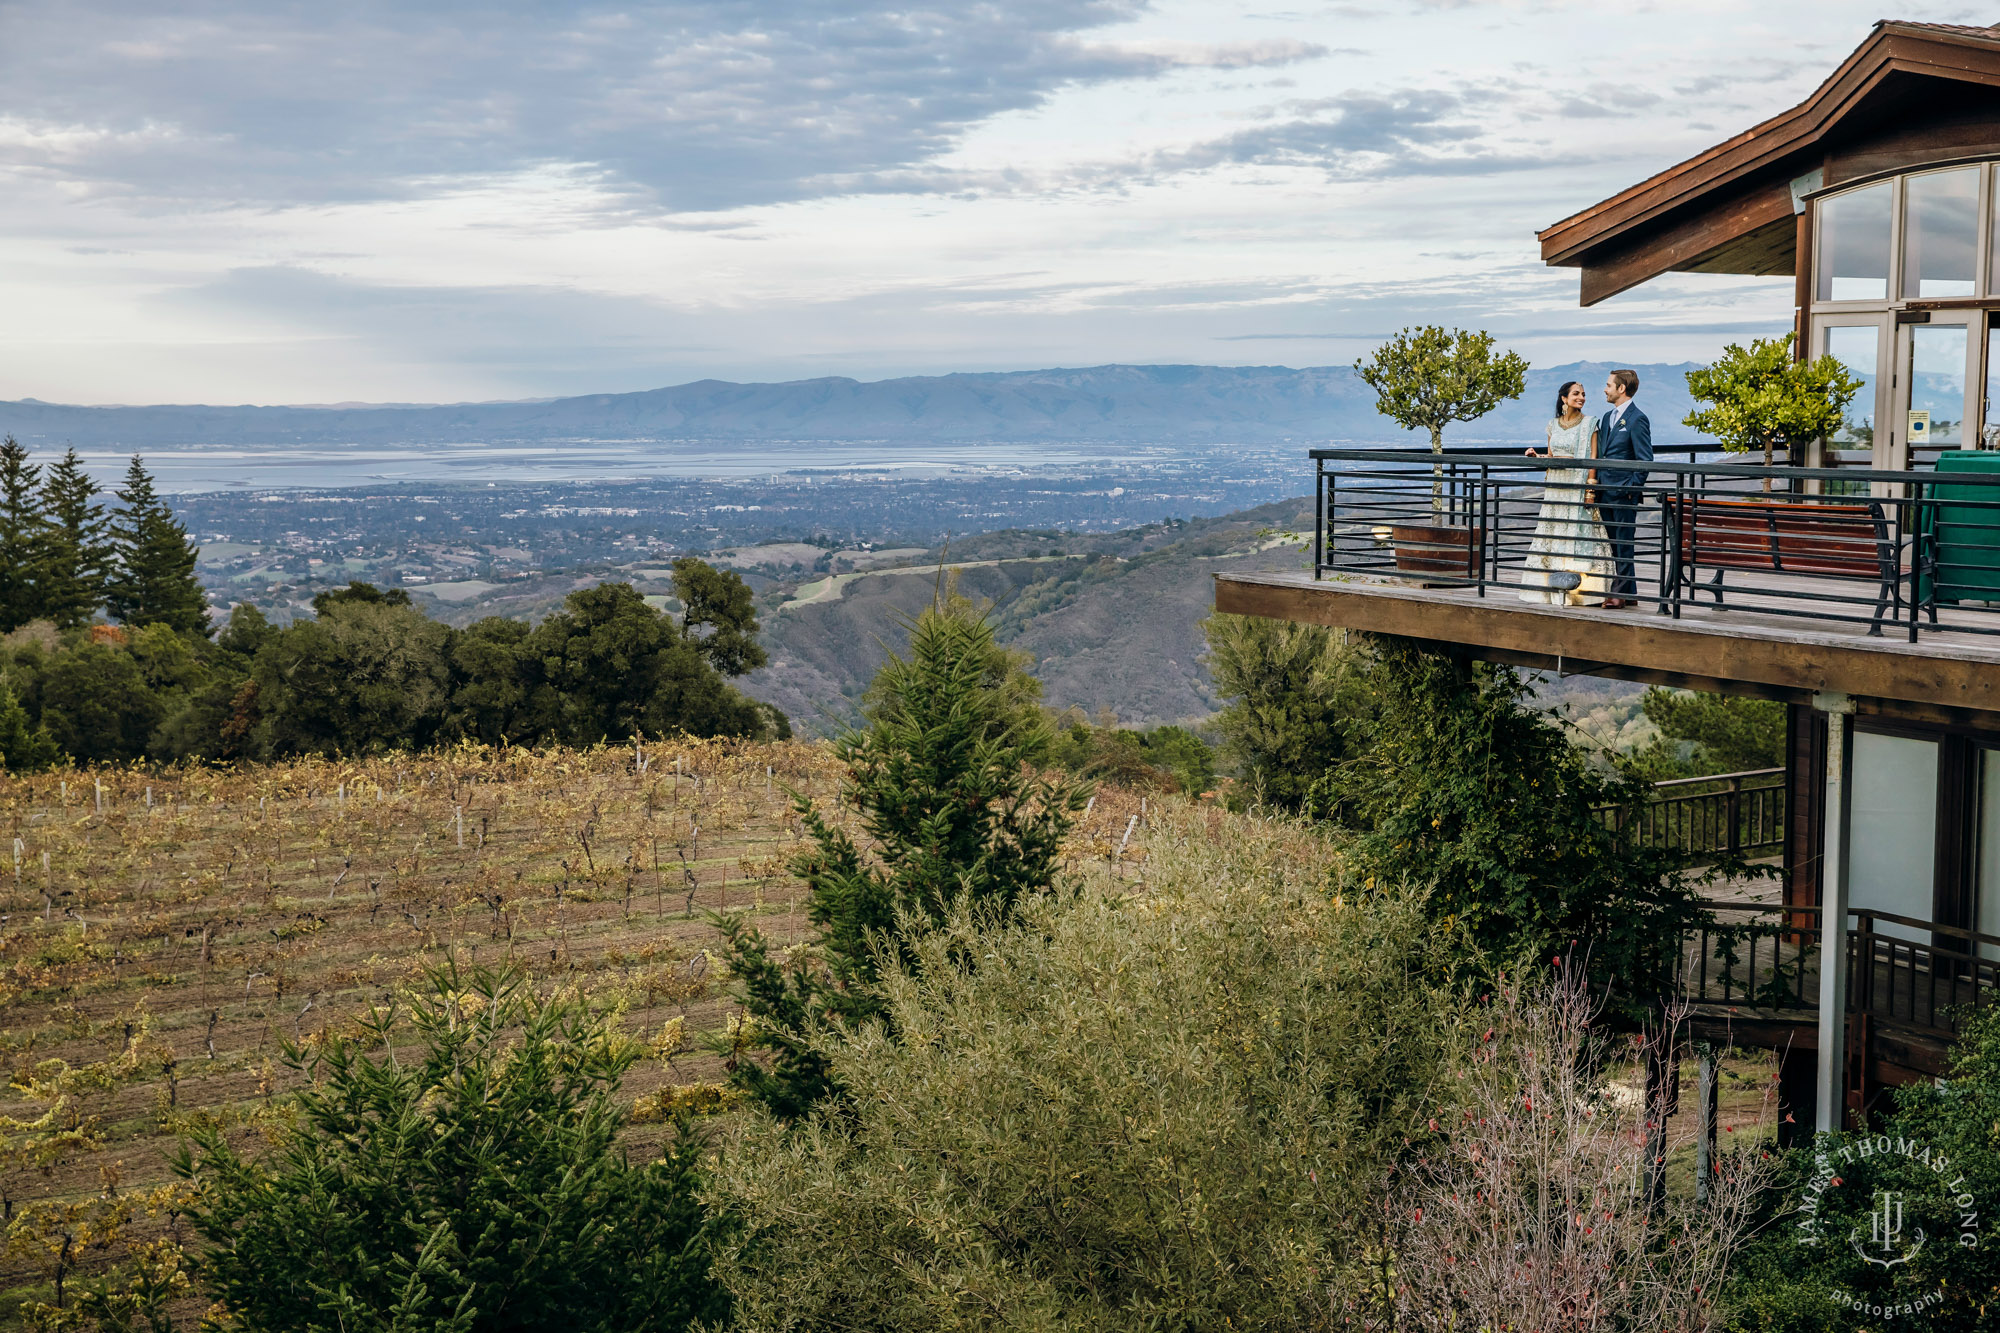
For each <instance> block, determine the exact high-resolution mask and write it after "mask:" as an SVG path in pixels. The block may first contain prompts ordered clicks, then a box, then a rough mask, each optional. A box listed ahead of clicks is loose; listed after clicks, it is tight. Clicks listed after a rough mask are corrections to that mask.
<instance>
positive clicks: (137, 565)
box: [105, 454, 208, 634]
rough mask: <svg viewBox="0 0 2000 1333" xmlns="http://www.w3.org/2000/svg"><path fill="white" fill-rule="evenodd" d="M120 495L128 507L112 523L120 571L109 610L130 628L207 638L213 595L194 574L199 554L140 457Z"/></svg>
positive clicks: (135, 457) (111, 587)
mask: <svg viewBox="0 0 2000 1333" xmlns="http://www.w3.org/2000/svg"><path fill="white" fill-rule="evenodd" d="M117 495H118V499H119V500H120V501H122V502H123V504H124V506H125V507H124V508H123V509H121V510H119V511H118V513H117V514H116V515H114V516H113V518H112V521H111V535H112V549H113V551H114V553H115V554H116V557H117V568H116V570H115V571H114V572H113V573H112V575H111V578H110V583H109V587H108V588H107V590H106V596H105V604H106V606H107V608H108V609H109V610H110V612H111V614H112V615H114V616H116V617H118V619H119V620H121V621H123V622H124V623H125V624H127V625H132V626H138V625H166V626H169V627H171V628H173V629H176V630H180V631H183V632H185V633H192V634H207V633H208V594H207V593H206V592H204V591H203V590H202V586H201V582H200V580H198V579H196V578H195V573H194V564H195V556H196V555H197V553H198V548H197V547H196V546H195V544H194V543H193V542H191V541H189V540H188V533H187V529H186V528H184V527H182V526H181V524H180V521H179V520H178V519H176V518H175V517H174V511H173V510H172V509H169V508H168V507H167V505H166V504H165V503H164V502H163V501H162V500H161V499H160V498H159V496H158V495H157V494H155V493H154V490H153V478H152V477H151V476H150V475H149V474H148V473H147V471H146V468H145V464H144V462H143V461H142V460H141V459H140V458H139V456H138V455H136V454H134V455H133V456H132V465H131V466H130V467H129V468H127V469H126V471H125V485H124V488H123V489H121V490H119V491H118V492H117Z"/></svg>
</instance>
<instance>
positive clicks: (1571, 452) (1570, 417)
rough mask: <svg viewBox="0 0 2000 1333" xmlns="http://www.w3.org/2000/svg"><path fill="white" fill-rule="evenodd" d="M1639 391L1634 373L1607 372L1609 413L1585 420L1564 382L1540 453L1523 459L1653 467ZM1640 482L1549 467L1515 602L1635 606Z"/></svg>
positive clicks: (1582, 398) (1580, 394)
mask: <svg viewBox="0 0 2000 1333" xmlns="http://www.w3.org/2000/svg"><path fill="white" fill-rule="evenodd" d="M1638 392H1639V376H1638V375H1637V374H1636V373H1635V372H1633V371H1630V370H1614V371H1612V372H1611V375H1610V377H1609V378H1608V379H1606V380H1605V382H1604V400H1605V401H1606V402H1608V403H1610V404H1611V409H1610V410H1609V411H1608V412H1605V413H1604V414H1603V415H1602V416H1590V415H1588V414H1586V413H1585V412H1584V410H1583V409H1584V406H1585V404H1586V403H1588V402H1589V395H1588V394H1587V393H1586V392H1585V391H1584V387H1583V386H1582V385H1581V384H1579V383H1577V382H1576V381H1575V380H1571V381H1569V382H1568V383H1567V384H1565V385H1563V386H1562V388H1561V389H1560V390H1558V391H1557V393H1556V415H1555V419H1554V420H1553V421H1551V422H1549V432H1548V449H1547V451H1546V452H1545V453H1539V454H1538V453H1536V452H1535V451H1534V450H1533V449H1530V450H1528V456H1529V457H1530V458H1578V459H1593V460H1596V461H1598V462H1599V463H1603V462H1606V461H1609V460H1614V459H1615V460H1622V461H1629V462H1635V463H1650V462H1652V461H1653V423H1652V422H1651V421H1649V420H1648V419H1647V417H1646V414H1645V413H1644V412H1642V411H1641V410H1640V409H1639V405H1638V404H1637V403H1635V402H1633V401H1632V396H1633V395H1634V394H1636V393H1638ZM1645 482H1646V469H1645V468H1643V467H1639V468H1630V469H1628V468H1612V467H1602V466H1600V467H1595V468H1591V469H1589V470H1587V471H1586V470H1585V469H1583V468H1556V467H1551V468H1550V469H1549V470H1548V483H1547V489H1546V490H1544V491H1543V493H1542V510H1541V513H1540V515H1539V516H1538V517H1537V519H1536V522H1535V536H1534V540H1533V541H1532V542H1530V543H1529V546H1528V558H1527V562H1526V565H1527V567H1526V569H1525V570H1524V571H1523V573H1522V575H1521V582H1522V584H1523V585H1524V587H1525V589H1526V591H1524V592H1522V594H1521V600H1522V601H1524V602H1546V603H1548V604H1550V605H1553V606H1598V605H1602V606H1605V607H1608V608H1612V609H1614V610H1615V609H1618V608H1621V607H1628V606H1632V605H1634V603H1635V601H1636V599H1637V597H1638V594H1639V584H1638V579H1637V574H1636V571H1635V569H1634V567H1633V554H1634V553H1633V545H1634V533H1635V529H1636V527H1637V523H1638V518H1639V506H1640V504H1641V503H1642V502H1643V500H1644V498H1645V496H1644V492H1643V491H1642V490H1641V489H1640V488H1641V487H1642V486H1644V485H1645ZM1562 574H1574V575H1576V576H1577V577H1576V580H1575V584H1576V586H1575V587H1573V588H1572V587H1569V586H1568V585H1569V584H1570V583H1571V580H1570V579H1567V578H1558V577H1556V576H1557V575H1562Z"/></svg>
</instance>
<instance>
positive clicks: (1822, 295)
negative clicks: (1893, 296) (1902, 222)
mask: <svg viewBox="0 0 2000 1333" xmlns="http://www.w3.org/2000/svg"><path fill="white" fill-rule="evenodd" d="M1894 197H1895V189H1894V183H1893V182H1891V181H1883V182H1882V183H1881V184H1880V185H1870V186H1867V187H1865V188H1863V189H1859V190H1849V191H1847V192H1846V193H1845V194H1836V195H1833V196H1831V197H1829V198H1826V199H1822V200H1821V201H1820V204H1819V299H1820V300H1822V301H1886V300H1888V299H1889V223H1890V208H1891V205H1892V202H1893V200H1894Z"/></svg>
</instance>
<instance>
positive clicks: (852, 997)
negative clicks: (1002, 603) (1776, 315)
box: [723, 591, 1087, 1120]
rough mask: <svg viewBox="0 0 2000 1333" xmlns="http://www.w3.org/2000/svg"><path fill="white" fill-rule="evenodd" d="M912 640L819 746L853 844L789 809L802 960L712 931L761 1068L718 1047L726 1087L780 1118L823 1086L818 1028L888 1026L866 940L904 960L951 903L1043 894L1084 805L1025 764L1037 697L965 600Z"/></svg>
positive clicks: (1038, 748) (948, 603)
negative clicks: (802, 927) (839, 770)
mask: <svg viewBox="0 0 2000 1333" xmlns="http://www.w3.org/2000/svg"><path fill="white" fill-rule="evenodd" d="M909 630H910V655H909V656H908V657H907V658H904V657H897V656H895V655H893V654H892V655H891V656H890V658H889V660H888V662H887V663H885V664H884V665H883V667H882V669H881V671H880V672H879V673H878V674H877V675H876V677H875V682H874V684H873V685H872V686H871V687H870V689H869V693H868V701H867V705H866V712H867V714H868V726H867V727H866V728H865V729H862V730H859V731H855V732H852V733H850V734H849V735H847V736H845V737H842V738H841V739H840V740H839V741H837V742H836V743H835V747H834V750H835V753H836V754H837V755H838V756H839V757H840V759H841V761H842V763H843V764H845V765H846V767H847V772H848V781H847V782H846V784H845V785H844V786H843V788H842V792H841V795H842V798H843V799H844V800H846V801H847V802H849V803H850V804H852V805H853V806H854V807H855V809H856V810H857V811H859V812H860V815H861V827H862V829H863V831H864V832H865V833H866V835H867V838H866V843H865V845H864V844H859V843H857V842H856V841H855V840H854V839H853V838H851V837H850V836H849V835H848V834H847V832H846V831H845V830H844V829H842V828H841V827H840V826H839V825H838V824H834V823H829V822H828V821H827V820H826V819H825V817H824V816H822V815H821V814H820V812H819V811H818V810H817V809H816V808H814V806H813V805H812V804H811V803H810V802H808V801H805V800H803V799H801V800H800V803H799V814H800V818H801V821H802V822H803V823H804V825H805V828H806V831H807V833H808V834H809V835H810V836H811V838H812V840H813V841H812V845H811V846H810V847H808V848H807V849H806V850H805V851H804V852H802V853H801V854H800V855H799V857H798V858H797V859H796V860H795V861H794V863H793V868H794V869H795V870H796V871H797V872H798V873H799V874H800V875H801V876H803V877H804V879H805V881H806V887H807V890H808V893H809V898H808V910H809V911H810V913H811V915H812V921H813V925H814V926H815V927H817V932H816V936H817V937H816V939H815V940H814V942H813V948H812V950H811V952H810V953H809V954H807V955H805V956H802V957H799V958H795V959H791V960H788V961H787V960H781V959H779V958H776V957H774V956H773V955H772V953H771V948H770V944H769V941H767V940H766V939H765V937H764V936H763V934H762V933H761V932H759V931H758V929H757V928H756V927H755V926H754V925H751V924H750V923H749V921H748V920H747V919H746V918H744V917H741V916H737V917H731V918H727V919H726V920H725V921H724V922H723V925H724V928H725V929H726V931H727V932H728V935H729V945H728V948H729V962H730V967H731V970H732V972H733V973H734V974H735V976H736V977H737V981H738V989H737V992H736V998H737V999H738V1000H739V1001H740V1002H741V1003H742V1005H743V1007H744V1009H745V1010H746V1011H747V1012H748V1013H749V1015H750V1016H751V1017H752V1018H753V1019H755V1020H756V1022H755V1026H754V1027H749V1026H746V1028H745V1029H744V1031H746V1032H749V1033H751V1034H752V1035H751V1037H750V1038H749V1044H750V1045H751V1046H752V1047H755V1048H758V1049H759V1053H760V1054H762V1055H763V1056H765V1057H766V1059H765V1060H754V1059H743V1058H741V1055H742V1053H741V1052H738V1051H736V1050H734V1049H732V1050H730V1052H729V1054H730V1057H731V1059H730V1063H729V1069H730V1074H731V1078H732V1081H734V1082H735V1084H736V1085H737V1086H738V1087H740V1088H742V1089H743V1090H744V1091H746V1092H748V1093H749V1094H750V1095H751V1096H753V1097H756V1098H757V1099H758V1100H760V1101H762V1102H763V1103H764V1104H765V1105H766V1106H767V1107H768V1108H770V1110H771V1111H772V1113H773V1114H775V1115H777V1116H779V1117H780V1118H782V1119H786V1120H792V1119H796V1118H798V1117H800V1116H803V1115H805V1114H807V1113H808V1112H810V1111H811V1109H812V1108H813V1106H814V1105H815V1104H817V1103H819V1102H820V1101H822V1100H824V1099H826V1098H827V1097H829V1096H831V1095H834V1094H835V1093H837V1092H838V1089H837V1088H836V1086H835V1084H834V1082H833V1080H832V1076H831V1074H830V1073H829V1071H828V1069H827V1067H826V1063H825V1060H824V1059H823V1058H822V1056H821V1055H820V1054H819V1052H818V1051H817V1050H815V1049H814V1045H813V1041H814V1037H815V1036H816V1034H817V1033H818V1031H819V1030H821V1029H822V1028H824V1027H826V1026H828V1025H829V1024H833V1023H846V1024H857V1023H865V1022H870V1021H878V1020H881V1019H882V1018H883V1017H884V1016H885V1015H884V1009H883V1006H882V1003H881V1000H880V998H879V995H878V993H877V990H876V982H877V981H878V980H879V976H880V974H879V970H878V954H877V952H876V950H877V948H878V946H881V945H883V944H885V943H886V944H888V945H890V946H893V948H894V951H895V952H897V953H900V954H904V955H905V956H907V944H906V942H905V940H904V938H903V935H902V932H903V931H904V930H905V929H906V928H909V927H911V926H915V927H917V928H922V929H929V928H933V927H936V926H938V925H941V924H943V923H944V922H945V921H946V920H948V919H949V917H950V915H951V913H952V911H953V910H954V908H955V907H956V906H957V904H958V903H959V902H960V901H961V900H966V901H969V902H970V903H971V904H972V906H973V907H974V908H976V909H977V910H979V911H980V912H981V913H982V915H983V916H984V917H985V919H987V920H991V921H998V920H1004V919H1005V918H1006V917H1007V915H1008V914H1009V913H1010V912H1011V910H1012V909H1013V906H1014V903H1015V902H1016V901H1017V900H1018V899H1019V898H1020V897H1021V896H1022V895H1023V894H1029V893H1038V892H1042V891H1044V890H1046V889H1048V888H1049V887H1050V886H1051V885H1052V884H1053V883H1054V881H1055V876H1056V871H1057V869H1058V867H1059V865H1060V855H1061V849H1062V840H1063V836H1064V835H1065V834H1066V833H1068V831H1069V828H1070V825H1071V824H1072V823H1073V822H1074V821H1075V819H1076V815H1077V812H1078V811H1079V810H1081V809H1082V808H1083V805H1084V800H1085V797H1086V795H1087V788H1086V786H1085V785H1084V784H1081V783H1078V782H1074V781H1072V780H1070V779H1068V778H1065V777H1049V776H1044V775H1042V774H1041V773H1040V772H1039V771H1038V765H1039V763H1040V761H1041V760H1043V759H1045V758H1046V757H1047V754H1048V749H1049V744H1050V740H1051V735H1050V731H1049V726H1048V723H1047V721H1046V720H1045V719H1044V718H1043V715H1042V710H1041V709H1040V707H1039V706H1038V705H1037V696H1038V695H1039V693H1040V688H1041V687H1040V685H1039V684H1038V683H1037V682H1036V681H1035V680H1034V678H1033V677H1031V676H1029V675H1028V674H1027V672H1026V669H1025V665H1024V663H1023V661H1022V660H1021V659H1020V658H1019V657H1017V656H1016V655H1015V654H1013V653H1010V652H1008V651H1007V650H1006V649H1005V648H1002V647H1001V646H1000V645H999V644H997V643H996V642H994V638H993V626H992V625H991V624H990V623H989V622H988V621H987V619H986V617H985V616H984V615H982V614H981V613H980V612H979V611H978V610H976V609H975V608H974V607H973V606H972V604H971V603H970V602H969V601H967V600H966V599H965V598H963V597H960V596H958V595H957V594H956V592H955V591H954V592H953V593H951V594H950V595H946V596H940V597H939V598H938V599H937V601H936V602H934V603H933V605H932V606H931V607H930V608H929V609H928V610H926V611H924V612H923V613H922V614H921V615H919V616H918V617H917V618H916V619H915V620H914V621H912V622H910V624H909Z"/></svg>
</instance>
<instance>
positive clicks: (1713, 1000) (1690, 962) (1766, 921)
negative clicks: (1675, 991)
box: [1680, 902, 1819, 1011]
mask: <svg viewBox="0 0 2000 1333" xmlns="http://www.w3.org/2000/svg"><path fill="white" fill-rule="evenodd" d="M1709 908H1710V911H1711V914H1712V915H1713V918H1714V920H1713V922H1712V923H1711V924H1709V925H1705V926H1700V927H1697V928H1696V929H1695V930H1693V931H1690V932H1689V933H1688V935H1687V936H1686V937H1684V938H1683V939H1682V941H1681V961H1680V967H1681V996H1682V998H1684V999H1686V1000H1689V1001H1691V1002H1693V1003H1696V1004H1711V1005H1731V1006H1744V1007H1749V1008H1757V1009H1772V1010H1778V1011H1786V1010H1798V1011H1805V1010H1816V1009H1818V1008H1819V909H1818V908H1814V907H1804V908H1799V907H1792V908H1788V907H1780V906H1777V905H1775V904H1771V903H1729V902H1717V903H1710V904H1709Z"/></svg>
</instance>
